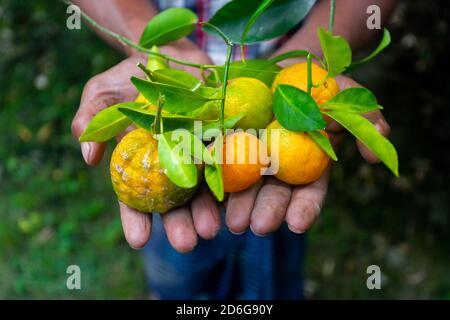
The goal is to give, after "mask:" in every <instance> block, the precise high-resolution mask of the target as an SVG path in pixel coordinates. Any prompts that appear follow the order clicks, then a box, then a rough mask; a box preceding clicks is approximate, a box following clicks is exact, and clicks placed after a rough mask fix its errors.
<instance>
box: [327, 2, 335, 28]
mask: <svg viewBox="0 0 450 320" xmlns="http://www.w3.org/2000/svg"><path fill="white" fill-rule="evenodd" d="M335 11H336V0H330V20H329V22H328V31H329V32H330V33H333V26H334V13H335Z"/></svg>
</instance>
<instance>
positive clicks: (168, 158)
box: [158, 131, 197, 188]
mask: <svg viewBox="0 0 450 320" xmlns="http://www.w3.org/2000/svg"><path fill="white" fill-rule="evenodd" d="M172 133H173V131H169V132H165V133H163V134H161V135H159V137H158V158H159V162H160V165H161V168H162V169H163V170H164V171H165V174H166V175H167V177H168V178H169V179H170V180H171V181H172V182H173V183H175V184H176V185H177V186H179V187H181V188H193V187H195V186H196V185H197V167H196V165H195V164H194V162H193V161H192V158H191V156H190V152H189V151H190V150H186V149H183V148H182V147H180V144H181V142H182V141H180V144H179V142H178V141H174V139H172V138H173V136H172ZM180 140H182V139H180ZM186 151H187V152H186ZM180 153H181V154H180Z"/></svg>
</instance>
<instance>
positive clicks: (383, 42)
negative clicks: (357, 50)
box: [345, 28, 391, 72]
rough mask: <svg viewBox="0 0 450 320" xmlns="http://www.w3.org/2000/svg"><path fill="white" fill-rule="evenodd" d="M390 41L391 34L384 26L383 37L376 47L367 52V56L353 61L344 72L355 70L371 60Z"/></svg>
mask: <svg viewBox="0 0 450 320" xmlns="http://www.w3.org/2000/svg"><path fill="white" fill-rule="evenodd" d="M390 43H391V34H390V33H389V30H388V29H386V28H384V31H383V37H382V38H381V42H380V44H379V45H378V47H376V49H375V50H374V51H373V52H372V53H371V54H369V55H368V56H367V57H365V58H364V59H361V60H359V61H356V62H353V63H352V64H351V65H350V66H349V67H348V68H347V69H346V70H345V72H352V71H353V70H355V69H356V68H359V67H360V66H361V65H363V64H365V63H366V62H368V61H370V60H372V59H373V58H375V57H376V56H377V55H378V54H379V53H380V52H381V51H383V50H384V49H385V48H386V47H387V46H388V45H389V44H390Z"/></svg>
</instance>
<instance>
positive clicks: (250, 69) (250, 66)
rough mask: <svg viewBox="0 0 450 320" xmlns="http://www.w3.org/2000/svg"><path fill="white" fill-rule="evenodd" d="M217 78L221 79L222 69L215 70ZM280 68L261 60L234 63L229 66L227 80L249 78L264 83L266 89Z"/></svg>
mask: <svg viewBox="0 0 450 320" xmlns="http://www.w3.org/2000/svg"><path fill="white" fill-rule="evenodd" d="M216 70H217V73H218V76H219V78H220V79H223V71H224V68H223V67H219V68H216ZM280 70H281V68H280V67H279V66H278V65H276V64H275V63H272V62H271V61H267V60H262V59H249V60H245V61H235V62H232V63H231V64H230V69H229V71H228V79H233V78H240V77H250V78H256V79H258V80H261V81H262V82H264V83H265V84H266V85H267V86H268V87H270V86H272V82H273V79H275V77H276V75H277V74H278V72H279V71H280Z"/></svg>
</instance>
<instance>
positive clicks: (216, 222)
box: [191, 186, 220, 239]
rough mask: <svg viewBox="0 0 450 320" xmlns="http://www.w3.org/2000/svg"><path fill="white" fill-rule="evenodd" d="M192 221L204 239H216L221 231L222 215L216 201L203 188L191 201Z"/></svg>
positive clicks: (203, 187)
mask: <svg viewBox="0 0 450 320" xmlns="http://www.w3.org/2000/svg"><path fill="white" fill-rule="evenodd" d="M191 211H192V220H193V221H194V227H195V230H196V231H197V233H198V235H199V236H200V237H202V238H204V239H212V238H214V237H215V236H216V235H217V233H218V232H219V229H220V215H219V208H218V207H217V202H216V199H215V198H214V197H213V195H212V194H211V192H209V190H208V189H207V188H206V187H205V186H202V187H201V188H200V190H199V193H198V194H197V195H196V196H195V197H194V199H192V201H191Z"/></svg>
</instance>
